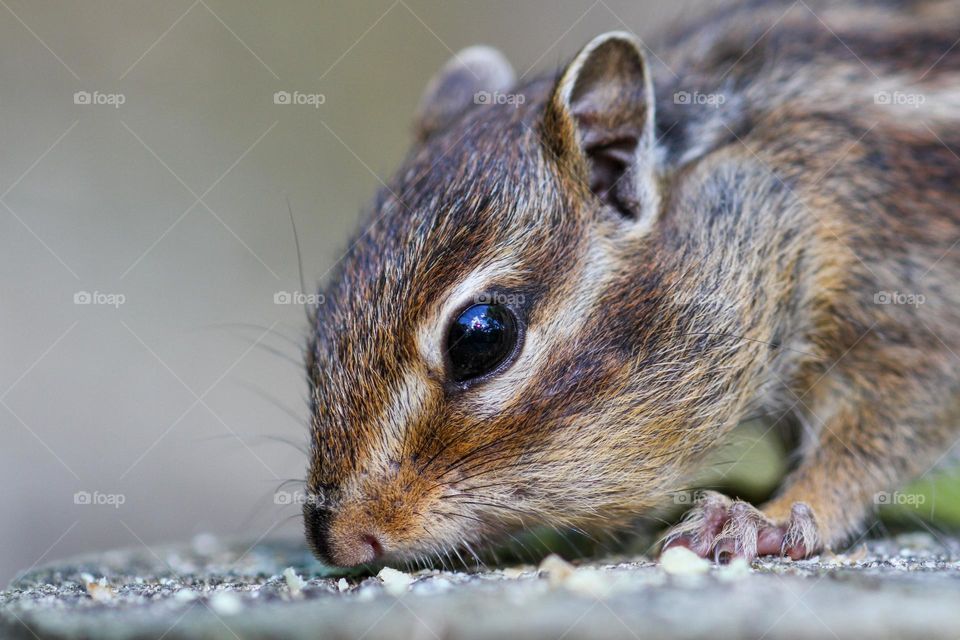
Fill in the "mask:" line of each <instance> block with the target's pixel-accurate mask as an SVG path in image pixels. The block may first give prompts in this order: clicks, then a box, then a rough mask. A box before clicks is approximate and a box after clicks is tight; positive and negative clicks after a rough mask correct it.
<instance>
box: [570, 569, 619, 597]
mask: <svg viewBox="0 0 960 640" xmlns="http://www.w3.org/2000/svg"><path fill="white" fill-rule="evenodd" d="M563 586H564V587H566V588H567V589H569V590H570V591H573V592H574V593H579V594H582V595H585V596H593V597H594V598H604V597H606V596H608V595H610V590H611V583H610V576H609V575H608V574H606V573H605V572H604V571H601V570H600V569H584V568H581V569H577V570H576V571H574V572H573V573H572V574H570V576H569V577H568V578H567V579H566V580H565V581H564V583H563Z"/></svg>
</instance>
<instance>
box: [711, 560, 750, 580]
mask: <svg viewBox="0 0 960 640" xmlns="http://www.w3.org/2000/svg"><path fill="white" fill-rule="evenodd" d="M750 572H751V569H750V563H749V562H747V559H746V558H734V559H733V560H731V561H730V564H726V565H724V566H722V567H720V569H719V570H718V571H717V579H718V580H720V581H722V582H736V581H738V580H743V579H744V578H746V577H747V576H749V575H750Z"/></svg>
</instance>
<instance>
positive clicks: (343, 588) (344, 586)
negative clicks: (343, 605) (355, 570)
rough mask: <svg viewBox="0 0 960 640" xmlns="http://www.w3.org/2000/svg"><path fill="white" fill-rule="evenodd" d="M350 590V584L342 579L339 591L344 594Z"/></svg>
mask: <svg viewBox="0 0 960 640" xmlns="http://www.w3.org/2000/svg"><path fill="white" fill-rule="evenodd" d="M348 589H350V583H348V582H347V579H346V578H340V579H339V580H338V581H337V590H338V591H340V592H344V591H347V590H348Z"/></svg>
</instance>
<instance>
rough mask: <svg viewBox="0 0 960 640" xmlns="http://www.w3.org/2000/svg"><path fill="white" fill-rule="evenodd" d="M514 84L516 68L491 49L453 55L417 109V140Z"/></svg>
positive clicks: (477, 47) (434, 77) (472, 48)
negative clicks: (514, 69) (514, 70)
mask: <svg viewBox="0 0 960 640" xmlns="http://www.w3.org/2000/svg"><path fill="white" fill-rule="evenodd" d="M515 82H516V75H515V74H514V72H513V67H512V66H511V65H510V63H509V62H508V61H507V59H506V58H505V57H504V56H503V54H502V53H500V52H499V51H497V50H496V49H494V48H492V47H484V46H475V47H468V48H466V49H463V50H462V51H460V52H459V53H456V54H454V56H453V57H452V58H450V60H448V61H447V63H446V64H445V65H443V67H441V68H440V71H438V72H437V74H436V75H435V76H433V78H432V79H431V80H430V82H429V84H427V88H426V89H425V90H424V92H423V97H422V98H421V99H420V107H419V108H418V109H417V118H416V129H417V131H416V133H417V138H418V139H419V140H421V141H422V140H426V139H427V138H429V137H430V136H431V135H433V134H434V133H436V132H437V131H440V130H441V129H443V128H444V127H446V126H447V125H448V124H450V122H451V121H452V120H454V119H455V118H456V117H457V116H458V115H460V114H461V113H463V112H464V111H465V110H466V109H467V108H468V107H469V106H471V105H474V104H485V103H486V102H489V98H490V96H491V95H492V94H493V93H496V92H506V91H507V90H508V89H510V88H511V87H513V84H514V83H515Z"/></svg>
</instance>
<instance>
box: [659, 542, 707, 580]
mask: <svg viewBox="0 0 960 640" xmlns="http://www.w3.org/2000/svg"><path fill="white" fill-rule="evenodd" d="M660 568H661V569H663V570H664V571H665V572H666V573H669V574H670V575H672V576H696V575H701V574H704V573H706V572H707V571H709V570H710V563H709V562H707V561H706V560H704V559H703V558H701V557H700V556H698V555H697V554H695V553H694V552H693V551H690V549H687V548H686V547H670V548H669V549H667V550H666V551H664V552H663V554H661V556H660Z"/></svg>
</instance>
